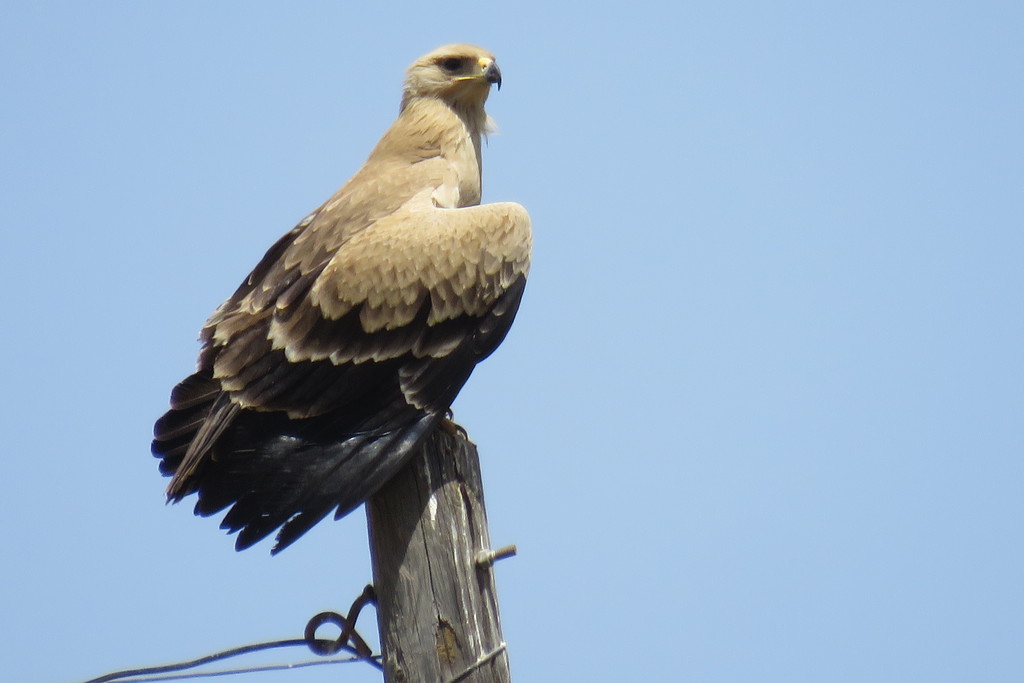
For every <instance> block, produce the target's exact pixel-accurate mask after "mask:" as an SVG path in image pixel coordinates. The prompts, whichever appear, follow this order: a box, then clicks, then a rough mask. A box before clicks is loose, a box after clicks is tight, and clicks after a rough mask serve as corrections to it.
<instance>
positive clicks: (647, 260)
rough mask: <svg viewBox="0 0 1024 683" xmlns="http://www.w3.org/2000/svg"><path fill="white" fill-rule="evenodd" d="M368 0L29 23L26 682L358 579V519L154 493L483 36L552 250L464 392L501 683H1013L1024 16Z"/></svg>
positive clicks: (11, 95) (191, 642) (1023, 481)
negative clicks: (260, 312)
mask: <svg viewBox="0 0 1024 683" xmlns="http://www.w3.org/2000/svg"><path fill="white" fill-rule="evenodd" d="M370 4H371V3H359V5H358V7H359V8H358V9H347V7H348V6H349V5H350V4H349V3H342V2H336V3H328V2H321V3H291V4H290V5H289V7H288V9H284V8H283V6H279V5H277V4H270V3H259V2H244V3H243V2H218V3H208V2H174V3H129V2H123V3H110V2H91V3H53V2H33V3H19V4H18V5H17V6H13V4H12V5H11V6H8V7H6V8H5V11H4V18H3V21H2V22H0V92H2V97H3V106H2V107H0V142H2V147H0V206H2V211H0V220H2V222H3V233H2V235H3V237H2V248H0V266H2V267H0V281H2V285H3V292H4V307H3V308H4V315H3V323H2V324H3V335H2V339H3V346H4V358H5V359H6V362H4V363H2V364H0V385H2V386H3V391H2V392H0V420H2V423H3V434H4V436H5V439H4V442H3V447H2V463H3V465H2V467H3V494H2V495H0V519H2V520H3V526H4V528H3V543H4V551H3V561H2V563H0V565H2V569H0V606H2V612H3V619H2V622H0V624H2V625H0V630H2V637H0V661H3V668H4V674H3V678H4V679H5V680H10V681H33V682H35V681H39V682H43V683H62V682H65V681H75V680H82V679H85V678H89V677H91V676H96V675H99V674H102V673H105V672H107V671H111V670H114V669H120V668H125V667H134V666H143V665H149V664H158V663H164V662H169V661H178V660H181V659H186V658H190V657H194V656H199V655H202V654H206V653H208V652H212V651H215V650H219V649H222V648H227V647H230V646H235V645H242V644H246V643H250V642H254V641H259V640H268V639H275V638H288V637H297V636H298V635H299V634H300V633H301V629H302V627H303V625H304V624H305V621H306V619H308V618H309V617H310V616H312V615H313V614H314V613H316V612H319V611H321V610H324V609H344V608H345V607H346V606H347V605H348V603H349V602H350V601H351V599H352V598H353V597H355V595H356V594H358V592H359V591H360V590H361V588H362V586H363V585H364V584H365V583H367V582H368V581H369V580H370V570H369V560H368V551H367V545H366V539H365V519H364V516H363V514H362V511H357V512H356V513H354V514H352V515H351V516H349V517H348V518H346V519H344V520H343V521H341V522H326V523H322V524H321V525H319V526H318V527H317V528H316V529H314V530H313V531H312V532H311V533H309V534H307V536H306V537H304V538H303V539H302V540H301V541H299V542H298V543H297V544H296V545H295V546H293V547H291V548H289V549H288V550H286V551H285V552H284V553H282V554H281V555H280V556H278V557H273V558H272V557H270V555H269V543H264V544H262V545H259V546H257V547H255V548H253V549H251V550H249V551H246V552H244V553H236V552H234V550H233V549H232V540H233V539H231V538H228V537H226V536H225V535H224V534H223V532H221V531H220V530H219V529H218V526H217V521H216V520H213V519H199V518H195V517H193V516H192V514H191V505H190V504H183V505H178V506H175V507H167V506H165V505H164V504H163V489H164V486H165V485H166V480H164V479H163V478H162V477H160V476H159V474H158V472H157V466H156V461H155V460H154V459H153V458H151V457H150V455H149V440H150V436H151V429H152V424H153V421H154V420H155V419H156V418H157V417H158V416H159V415H160V414H161V413H162V412H163V411H164V410H165V408H166V405H167V400H168V394H169V391H170V389H171V387H172V386H173V384H174V383H175V382H176V381H177V380H179V379H180V378H182V377H183V376H185V375H186V374H188V373H189V372H190V371H191V369H192V368H193V366H194V362H195V355H196V352H197V350H198V344H197V343H196V341H195V339H196V335H197V332H198V330H199V327H200V326H201V325H202V323H203V321H204V320H205V318H206V316H207V315H208V314H209V313H210V312H211V311H212V310H213V309H214V308H215V307H216V305H217V304H218V303H219V302H220V301H221V300H222V299H224V298H225V297H227V296H228V295H229V294H230V293H231V292H232V291H233V290H234V288H235V286H236V285H237V284H238V283H239V282H240V281H241V279H242V278H243V277H244V275H245V274H246V273H247V272H248V270H249V269H250V268H251V267H252V266H253V265H254V264H255V263H256V261H257V260H258V259H259V257H260V256H261V255H262V254H263V252H264V251H265V250H266V248H267V247H268V246H269V245H270V244H271V243H272V242H273V241H274V240H275V239H276V238H277V237H278V236H279V235H281V234H282V233H284V232H285V231H286V230H288V229H289V228H290V227H291V226H292V225H294V224H295V222H297V221H298V220H299V219H301V218H302V217H303V216H304V215H305V214H306V213H307V212H308V211H309V210H310V209H312V208H314V207H316V206H317V205H318V204H319V203H320V202H321V201H322V200H323V199H325V198H326V197H327V196H329V195H330V194H331V193H332V192H333V191H334V190H335V189H336V188H337V187H338V186H340V185H341V183H342V182H344V180H346V179H347V178H348V176H349V175H351V174H352V173H353V172H354V171H355V170H356V169H357V168H358V167H359V165H360V164H361V163H362V161H363V159H364V158H365V157H366V155H367V154H368V153H369V150H370V148H371V147H372V145H373V144H374V142H375V141H376V139H377V137H378V136H379V135H380V133H381V132H383V131H384V129H385V128H386V127H387V126H388V125H389V124H390V122H391V121H392V120H393V118H394V116H395V114H396V111H397V107H398V101H399V94H400V87H401V81H402V73H403V70H404V68H405V67H406V66H407V65H408V64H409V63H410V62H411V61H412V60H413V59H415V58H416V57H418V56H419V55H421V54H423V53H425V52H427V51H428V50H431V49H433V48H435V47H437V46H438V45H441V44H444V43H448V42H471V43H477V44H480V45H483V46H485V47H487V48H488V49H490V50H492V51H493V52H494V53H495V54H496V55H497V57H498V62H499V64H500V65H501V67H502V71H503V74H504V78H505V84H504V87H503V89H502V90H501V92H500V93H494V94H493V95H492V97H491V100H490V102H489V105H490V106H489V111H490V113H491V114H492V116H493V117H494V118H495V119H496V120H497V122H498V123H499V125H500V127H501V133H500V134H499V135H495V136H493V137H492V138H491V139H490V141H489V144H488V146H487V148H486V149H485V150H484V164H485V166H484V200H485V201H497V200H514V201H518V202H521V203H522V204H524V205H525V206H526V207H527V208H528V209H529V210H530V212H531V214H532V216H533V221H534V230H535V258H534V268H533V272H532V274H531V279H530V283H529V286H528V288H527V294H526V297H525V300H524V302H523V306H522V309H521V311H520V315H519V319H518V320H517V323H516V325H515V327H514V328H513V330H512V332H511V334H510V335H509V337H508V339H507V340H506V343H505V345H504V346H503V347H502V348H501V349H499V351H498V352H497V353H496V354H495V355H494V356H493V357H492V358H491V359H489V360H488V361H487V362H485V363H484V364H483V365H482V366H481V367H480V368H479V369H478V371H477V372H476V373H475V374H474V376H473V378H472V379H471V380H470V382H469V385H468V386H467V387H466V389H465V390H464V391H463V393H462V395H461V396H460V397H459V399H458V401H457V403H456V406H455V411H456V417H457V419H458V420H459V421H460V422H461V423H462V424H463V425H465V427H466V428H467V429H468V430H469V433H470V434H471V436H472V437H473V439H474V440H475V441H476V442H477V443H478V444H479V447H480V451H481V454H482V462H483V470H484V476H485V485H486V495H487V503H488V511H489V514H490V519H491V535H492V538H493V540H494V541H495V543H496V544H498V545H503V544H506V543H516V544H518V546H519V549H520V554H519V556H518V557H516V558H514V559H511V560H506V561H504V562H502V563H501V564H499V565H498V588H499V591H500V599H501V610H502V615H503V625H504V631H505V636H506V639H507V641H508V643H509V648H510V654H511V661H512V671H513V675H514V676H515V678H516V680H520V681H570V680H572V681H702V682H714V681H736V682H746V681H778V682H780V683H781V682H787V683H788V682H793V681H812V682H822V681H828V682H832V681H849V682H860V681H899V682H903V681H929V682H933V683H934V682H941V681H951V682H952V681H957V682H960V681H968V680H969V681H1020V680H1024V648H1022V647H1021V644H1022V643H1024V580H1022V577H1024V531H1022V520H1024V219H1022V216H1024V95H1022V92H1024V90H1022V87H1021V86H1022V83H1024V40H1022V36H1024V5H1022V4H1021V3H1020V2H1018V1H1016V0H1008V1H1006V2H988V1H985V0H981V1H979V2H970V3H968V2H960V3H956V2H875V1H871V0H868V1H866V2H856V3H824V2H811V1H805V2H801V1H797V0H794V1H790V2H771V3H769V2H753V1H737V2H704V3H685V2H683V3H677V2H672V3H668V2H666V3H664V4H661V3H642V2H631V3H615V4H612V3H600V2H593V3H550V2H504V3H415V4H403V3H392V4H389V5H388V6H387V7H384V6H383V5H384V4H383V3H381V7H379V8H372V7H369V5H370ZM351 5H352V6H355V4H354V3H352V4H351ZM366 626H367V627H368V628H364V631H366V632H367V633H369V634H370V635H372V636H374V637H373V640H374V641H376V634H375V628H374V627H373V626H372V622H370V621H367V622H366ZM305 658H306V655H305V654H303V653H301V652H298V651H297V652H294V653H290V652H279V653H276V654H274V655H273V656H272V657H266V658H262V659H260V660H259V661H270V662H281V661H294V660H299V659H305ZM244 680H253V681H268V682H271V681H272V682H275V683H276V682H278V681H280V682H282V683H301V682H306V681H339V680H344V681H372V680H379V678H378V676H377V674H376V673H375V672H374V671H372V670H371V669H369V668H368V667H365V666H364V665H358V666H354V665H346V666H345V667H343V668H339V667H320V668H314V669H306V670H301V671H293V672H288V673H272V674H263V675H260V676H251V677H248V678H245V679H244Z"/></svg>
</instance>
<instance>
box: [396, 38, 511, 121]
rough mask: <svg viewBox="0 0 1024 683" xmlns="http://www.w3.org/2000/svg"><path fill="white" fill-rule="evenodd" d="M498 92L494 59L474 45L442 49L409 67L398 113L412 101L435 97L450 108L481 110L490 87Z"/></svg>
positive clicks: (499, 84) (499, 86) (498, 81)
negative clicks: (474, 108)
mask: <svg viewBox="0 0 1024 683" xmlns="http://www.w3.org/2000/svg"><path fill="white" fill-rule="evenodd" d="M492 84H497V86H498V89H499V90H500V89H501V71H500V70H499V69H498V65H497V64H496V63H495V61H494V55H492V54H491V53H490V52H488V51H487V50H484V49H483V48H480V47H476V46H474V45H445V46H444V47H439V48H437V49H436V50H434V51H433V52H430V53H428V54H426V55H424V56H422V57H420V58H419V59H417V60H416V61H415V62H413V63H412V66H410V67H409V69H408V71H407V72H406V77H405V90H404V92H403V97H402V109H404V108H405V105H406V104H407V103H408V102H409V100H411V99H413V98H415V97H435V98H438V99H441V100H445V101H446V102H449V103H451V104H453V105H461V106H468V107H483V104H484V102H485V101H486V100H487V95H488V93H489V92H490V90H491V85H492Z"/></svg>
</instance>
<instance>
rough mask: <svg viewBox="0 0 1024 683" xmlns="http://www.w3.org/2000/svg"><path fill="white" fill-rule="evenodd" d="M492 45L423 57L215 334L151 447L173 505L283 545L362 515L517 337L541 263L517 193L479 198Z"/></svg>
mask: <svg viewBox="0 0 1024 683" xmlns="http://www.w3.org/2000/svg"><path fill="white" fill-rule="evenodd" d="M491 85H497V86H498V87H499V88H500V87H501V72H500V71H499V70H498V66H497V64H496V63H495V60H494V56H493V55H492V54H490V53H489V52H487V51H486V50H483V49H481V48H479V47H474V46H471V45H448V46H445V47H441V48H439V49H437V50H434V51H433V52H431V53H429V54H427V55H426V56H424V57H422V58H420V59H418V60H416V61H415V62H414V63H413V64H412V66H410V67H409V69H408V71H407V74H406V79H405V87H404V90H403V94H402V103H401V107H400V110H399V115H398V119H397V120H396V121H395V122H394V124H393V125H392V126H391V128H390V129H388V131H387V132H386V133H384V136H383V137H382V138H381V139H380V141H379V142H378V143H377V146H376V147H375V148H374V149H373V151H372V153H371V154H370V156H369V158H368V159H367V160H366V163H365V164H364V165H363V167H362V168H361V169H360V170H359V171H358V172H357V173H356V174H355V175H354V176H352V178H351V179H350V180H349V181H348V182H347V183H345V185H344V186H343V187H342V188H341V189H340V190H338V191H337V192H336V193H335V194H334V195H333V196H332V197H331V198H330V199H328V200H327V201H326V202H325V203H324V204H323V205H321V206H320V207H319V208H318V209H316V210H315V211H313V212H312V213H311V214H309V215H308V216H306V217H305V218H304V219H303V220H302V221H301V222H299V224H298V225H297V226H295V228H293V229H292V230H291V231H290V232H288V233H287V234H285V235H284V236H283V237H282V238H281V239H279V240H278V241H277V243H275V244H274V245H273V246H272V247H270V250H269V251H267V253H266V255H265V256H264V257H263V259H262V260H261V261H260V262H259V264H258V265H257V266H256V268H255V269H254V270H253V271H252V272H251V273H250V274H249V276H248V277H247V278H246V279H245V280H244V281H243V282H242V284H241V286H240V287H239V288H238V290H237V291H236V292H235V293H234V294H233V295H232V296H231V298H229V299H228V300H227V301H225V302H224V303H223V304H221V306H220V307H219V308H218V309H217V310H216V311H215V312H214V313H213V315H212V316H211V317H210V319H209V320H208V321H207V322H206V325H205V326H204V327H203V329H202V332H201V335H200V340H201V342H202V348H201V351H200V353H199V361H198V368H197V371H196V372H195V374H193V375H191V376H189V377H187V378H186V379H184V380H183V381H182V382H181V383H179V384H178V385H177V386H176V387H175V388H174V390H173V391H172V393H171V400H170V410H169V411H168V412H167V413H166V414H165V415H164V416H163V417H161V418H160V419H159V420H158V421H157V423H156V427H155V429H154V440H153V446H152V450H153V454H154V455H155V456H157V457H158V458H160V459H161V463H160V469H161V472H163V473H164V474H165V475H172V476H173V478H172V480H171V483H170V486H169V487H168V489H167V497H168V500H169V501H173V502H177V501H179V500H181V499H182V498H184V497H185V496H187V495H189V494H191V493H197V494H198V502H197V503H196V507H195V512H196V514H198V515H204V516H206V515H212V514H215V513H217V512H219V511H221V510H224V509H225V508H228V507H230V508H231V509H230V510H229V511H228V512H227V514H226V515H225V517H224V519H223V522H222V523H221V527H222V528H224V529H227V530H228V531H229V532H230V533H234V532H240V533H239V534H238V537H237V539H236V544H235V547H236V548H237V549H238V550H241V549H244V548H247V547H249V546H250V545H252V544H254V543H256V542H257V541H259V540H261V539H263V538H265V537H266V536H268V535H269V534H271V533H272V532H274V531H275V530H277V529H279V528H280V531H279V533H278V535H277V542H276V545H275V546H274V548H273V549H272V552H274V553H276V552H278V551H280V550H282V549H283V548H285V547H286V546H288V545H289V544H291V543H292V542H294V541H295V539H297V538H298V537H299V536H301V535H302V534H303V533H305V532H306V531H308V530H309V528H310V527H312V526H313V525H314V524H316V523H317V522H319V521H320V520H321V519H323V518H324V517H325V516H326V515H327V514H328V513H330V512H331V511H332V510H333V511H334V512H335V518H340V517H341V516H343V515H345V514H347V513H348V512H350V511H351V510H352V509H354V508H355V507H357V506H358V505H359V504H360V503H362V502H363V501H365V500H366V499H367V498H368V497H370V496H371V495H372V494H373V493H374V492H376V491H377V489H379V488H380V487H381V486H382V485H383V484H384V483H385V482H386V481H387V480H388V479H390V478H391V477H392V476H393V475H394V474H396V472H397V471H398V470H399V469H400V468H401V467H402V465H403V464H404V463H405V462H406V461H407V460H408V458H409V457H410V455H411V454H412V453H413V452H414V451H415V450H416V449H417V447H418V446H419V445H420V444H422V443H423V442H424V440H425V438H426V437H427V436H429V435H430V434H431V433H432V431H433V430H434V429H437V428H439V427H440V426H445V425H448V426H451V423H448V422H446V420H447V418H446V417H445V415H446V412H447V411H448V408H449V406H450V405H451V403H452V401H453V400H454V399H455V396H456V394H458V392H459V390H460V389H461V388H462V385H463V384H464V383H465V382H466V380H467V379H468V378H469V375H470V373H471V372H472V371H473V368H474V366H475V365H476V364H477V363H479V362H480V361H481V360H483V359H484V358H486V357H487V356H488V355H490V354H491V352H492V351H494V349H495V348H496V347H497V346H498V344H500V343H501V341H502V339H504V337H505V335H506V333H507V332H508V330H509V326H510V325H511V324H512V319H513V317H514V316H515V314H516V311H517V309H518V307H519V302H520V299H521V298H522V295H523V288H524V287H525V284H526V275H527V271H528V270H529V265H530V248H531V232H530V219H529V215H528V214H527V213H526V210H525V209H524V208H523V207H522V206H520V205H519V204H514V203H495V204H483V205H481V204H480V188H481V184H480V175H481V174H480V169H481V156H480V142H481V135H484V134H486V132H487V130H488V117H487V115H486V114H485V112H484V102H485V101H486V100H487V96H488V93H489V91H490V88H491Z"/></svg>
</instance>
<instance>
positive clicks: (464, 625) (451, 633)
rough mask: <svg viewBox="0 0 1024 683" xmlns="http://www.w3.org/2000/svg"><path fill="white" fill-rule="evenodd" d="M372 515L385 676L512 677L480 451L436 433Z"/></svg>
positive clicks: (393, 681) (370, 508)
mask: <svg viewBox="0 0 1024 683" xmlns="http://www.w3.org/2000/svg"><path fill="white" fill-rule="evenodd" d="M366 510H367V520H368V522H369V527H370V552H371V555H372V558H373V583H374V587H375V589H376V593H377V614H378V616H377V619H378V624H379V627H380V640H381V649H382V650H383V655H384V680H385V681H387V682H388V683H416V682H418V681H426V682H433V681H438V682H452V683H454V682H455V681H459V682H460V683H461V682H466V683H483V682H485V681H486V682H488V683H490V682H492V681H495V682H500V683H505V682H507V681H509V680H510V675H509V669H508V654H507V652H506V651H505V643H504V641H503V640H502V637H501V624H500V622H499V620H498V600H497V597H496V595H495V591H494V569H493V566H492V565H493V559H489V558H488V557H487V552H486V551H489V550H491V546H490V538H489V536H488V533H487V517H486V513H485V511H484V499H483V486H482V484H481V481H480V463H479V459H478V457H477V451H476V446H474V445H473V444H472V443H470V442H469V441H468V440H467V439H465V438H462V437H459V436H453V435H451V434H448V433H446V432H444V431H442V430H436V431H435V433H434V435H433V436H431V437H430V439H429V440H428V442H427V444H426V445H425V447H424V448H423V450H422V451H421V452H420V453H418V454H416V455H415V456H413V458H412V460H411V461H410V462H409V464H408V465H406V466H405V468H403V470H402V471H401V472H400V473H399V474H398V475H397V476H396V477H395V478H394V479H392V480H391V481H390V482H388V483H387V484H385V486H384V488H382V489H381V490H380V491H379V492H378V493H377V494H376V495H375V496H374V497H373V498H371V499H370V501H369V502H368V503H367V505H366Z"/></svg>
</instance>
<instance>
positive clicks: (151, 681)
mask: <svg viewBox="0 0 1024 683" xmlns="http://www.w3.org/2000/svg"><path fill="white" fill-rule="evenodd" d="M379 658H380V655H375V656H374V658H373V660H370V661H368V663H370V664H373V665H374V666H377V667H378V668H379V667H380V664H379V662H378V661H377V660H378V659H379ZM366 661H367V660H366V659H364V658H362V657H357V656H352V657H343V658H339V659H310V660H307V661H304V662H295V663H294V664H266V665H263V666H251V667H246V668H238V669H221V670H220V671H193V672H190V673H172V674H167V675H162V674H157V675H154V676H149V675H145V676H133V677H131V678H120V679H117V680H119V681H121V683H157V682H158V681H183V680H187V679H195V678H215V677H217V676H231V675H234V674H250V673H263V672H264V671H288V670H290V669H304V668H307V667H311V666H321V665H324V664H352V663H353V662H366ZM94 680H102V679H94ZM107 680H110V679H107Z"/></svg>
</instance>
